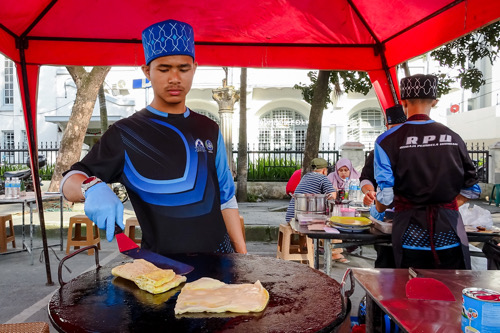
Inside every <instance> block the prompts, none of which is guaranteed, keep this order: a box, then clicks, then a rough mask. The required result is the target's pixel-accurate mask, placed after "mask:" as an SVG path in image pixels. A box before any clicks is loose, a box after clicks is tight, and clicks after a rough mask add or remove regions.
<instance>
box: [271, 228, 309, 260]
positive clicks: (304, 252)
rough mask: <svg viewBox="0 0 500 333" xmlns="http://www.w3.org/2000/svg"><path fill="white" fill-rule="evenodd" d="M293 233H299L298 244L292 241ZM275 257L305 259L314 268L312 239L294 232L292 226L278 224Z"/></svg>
mask: <svg viewBox="0 0 500 333" xmlns="http://www.w3.org/2000/svg"><path fill="white" fill-rule="evenodd" d="M293 235H299V242H298V244H293V243H292V236H293ZM276 258H278V259H284V260H300V261H307V262H308V264H309V266H310V267H313V268H314V246H313V242H312V239H311V238H309V237H307V236H304V235H300V234H299V233H298V232H294V231H293V229H292V227H291V226H289V225H287V224H280V228H279V232H278V251H277V255H276Z"/></svg>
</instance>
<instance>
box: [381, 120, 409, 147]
mask: <svg viewBox="0 0 500 333" xmlns="http://www.w3.org/2000/svg"><path fill="white" fill-rule="evenodd" d="M405 124H406V123H405ZM403 125H404V124H401V125H399V126H394V127H393V128H390V129H388V130H387V131H385V132H384V133H382V134H380V135H379V136H378V137H377V140H376V141H375V142H376V143H379V142H380V141H382V140H384V139H385V137H386V136H388V135H389V134H391V133H394V132H395V131H397V130H398V128H400V127H401V126H403Z"/></svg>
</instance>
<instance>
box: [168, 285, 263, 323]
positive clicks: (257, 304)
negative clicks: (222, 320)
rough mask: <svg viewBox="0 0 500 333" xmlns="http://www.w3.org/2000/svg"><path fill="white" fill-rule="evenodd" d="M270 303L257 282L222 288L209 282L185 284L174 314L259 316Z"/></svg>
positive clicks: (222, 286) (223, 286)
mask: <svg viewBox="0 0 500 333" xmlns="http://www.w3.org/2000/svg"><path fill="white" fill-rule="evenodd" d="M268 301H269V293H268V292H267V290H266V289H265V288H264V287H263V286H262V284H261V283H260V281H257V282H255V283H254V284H250V283H245V284H225V283H223V282H221V281H219V280H215V279H212V278H207V277H204V278H201V279H199V280H196V281H194V282H191V283H186V285H185V286H184V287H183V288H182V290H181V292H180V294H179V296H178V297H177V303H176V304H175V309H174V311H175V314H182V313H186V312H226V311H228V312H237V313H246V312H260V311H262V310H264V309H265V307H266V305H267V302H268Z"/></svg>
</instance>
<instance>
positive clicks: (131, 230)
mask: <svg viewBox="0 0 500 333" xmlns="http://www.w3.org/2000/svg"><path fill="white" fill-rule="evenodd" d="M136 227H140V225H139V221H138V220H137V217H129V218H128V219H127V220H126V221H125V235H127V236H128V237H129V238H130V239H132V240H133V241H134V242H135V243H136V244H139V245H141V239H140V238H136V237H135V228H136Z"/></svg>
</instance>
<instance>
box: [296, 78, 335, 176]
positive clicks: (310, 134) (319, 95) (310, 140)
mask: <svg viewBox="0 0 500 333" xmlns="http://www.w3.org/2000/svg"><path fill="white" fill-rule="evenodd" d="M330 73H331V71H319V73H318V80H317V81H316V87H315V89H314V93H313V99H312V103H311V113H310V115H309V124H308V125H307V135H306V148H305V151H304V160H303V161H302V175H304V174H306V173H307V172H309V171H310V168H311V161H312V160H313V159H314V158H316V157H318V151H319V140H320V136H321V120H322V118H323V109H324V105H325V101H326V98H327V94H328V81H329V78H330Z"/></svg>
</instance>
